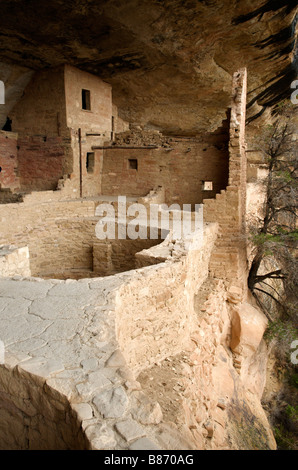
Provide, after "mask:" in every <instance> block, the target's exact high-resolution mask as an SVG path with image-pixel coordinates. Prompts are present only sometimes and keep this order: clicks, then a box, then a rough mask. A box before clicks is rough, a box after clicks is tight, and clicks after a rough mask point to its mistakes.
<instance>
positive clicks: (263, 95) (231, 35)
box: [0, 0, 297, 134]
mask: <svg viewBox="0 0 298 470" xmlns="http://www.w3.org/2000/svg"><path fill="white" fill-rule="evenodd" d="M296 4H297V2H296V1H293V0H288V1H283V0H270V1H262V0H245V1H242V0H202V1H199V0H196V1H194V0H189V1H188V0H186V1H184V0H165V1H158V0H72V1H68V0H65V1H62V0H51V1H47V0H5V1H4V0H0V12H1V17H0V62H2V64H6V65H3V70H4V68H5V67H6V68H7V70H8V69H9V68H13V67H20V66H21V67H25V68H26V69H24V73H25V71H27V69H33V70H38V69H44V68H48V67H55V66H58V65H61V64H63V63H68V64H72V65H75V66H77V67H79V68H80V69H82V70H86V71H88V72H91V73H94V74H96V75H98V76H99V77H101V78H103V79H104V80H106V81H107V82H109V83H111V84H112V85H113V95H114V101H115V103H116V104H117V105H118V107H119V109H120V114H121V116H122V117H123V118H125V119H127V120H129V121H130V122H132V123H135V124H139V125H140V124H141V125H144V126H146V127H149V128H150V127H152V128H158V129H160V130H163V131H165V132H168V133H170V132H172V133H178V134H196V133H198V132H204V131H206V130H214V129H216V128H217V127H219V126H220V124H221V121H222V119H224V118H225V112H226V109H227V107H228V105H229V101H230V96H229V95H230V87H231V75H232V73H233V72H234V71H235V70H237V69H238V68H240V67H243V66H246V67H247V68H248V87H249V96H248V98H249V104H250V110H249V112H250V116H254V115H257V114H260V113H262V111H263V109H264V106H267V105H274V104H276V103H277V102H278V101H279V100H280V99H282V98H284V97H285V96H289V95H290V93H291V90H290V83H291V81H293V80H294V79H295V78H296V76H297V70H296V69H295V62H294V53H293V51H294V49H295V43H294V42H295V37H296V36H295V29H296V16H295V15H296V8H297V7H296ZM7 70H6V71H7ZM0 78H1V70H0Z"/></svg>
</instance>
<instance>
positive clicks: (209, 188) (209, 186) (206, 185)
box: [203, 181, 213, 191]
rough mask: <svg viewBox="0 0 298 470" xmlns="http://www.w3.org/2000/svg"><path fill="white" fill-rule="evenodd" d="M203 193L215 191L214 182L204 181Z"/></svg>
mask: <svg viewBox="0 0 298 470" xmlns="http://www.w3.org/2000/svg"><path fill="white" fill-rule="evenodd" d="M203 191H213V183H212V181H203Z"/></svg>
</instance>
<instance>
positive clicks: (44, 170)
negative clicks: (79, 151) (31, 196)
mask: <svg viewBox="0 0 298 470" xmlns="http://www.w3.org/2000/svg"><path fill="white" fill-rule="evenodd" d="M64 158H65V151H64V145H63V142H62V138H61V137H41V136H34V137H20V138H19V139H18V164H19V175H20V184H21V189H22V190H30V191H45V190H49V189H56V188H57V185H58V181H59V179H60V178H62V176H63V165H64Z"/></svg>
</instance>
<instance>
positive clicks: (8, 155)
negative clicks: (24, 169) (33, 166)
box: [0, 131, 20, 190]
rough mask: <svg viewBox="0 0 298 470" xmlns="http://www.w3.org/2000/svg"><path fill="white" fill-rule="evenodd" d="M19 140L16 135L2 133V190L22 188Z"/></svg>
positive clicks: (0, 163) (0, 151)
mask: <svg viewBox="0 0 298 470" xmlns="http://www.w3.org/2000/svg"><path fill="white" fill-rule="evenodd" d="M17 138H18V136H17V134H15V133H12V132H4V131H0V167H1V172H0V189H5V188H9V189H11V190H15V189H18V188H19V187H20V181H19V177H18V157H17V154H18V149H17V145H18V143H17Z"/></svg>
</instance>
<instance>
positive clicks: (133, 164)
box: [128, 158, 138, 170]
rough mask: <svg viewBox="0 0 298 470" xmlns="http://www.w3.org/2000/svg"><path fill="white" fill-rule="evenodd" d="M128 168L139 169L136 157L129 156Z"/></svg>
mask: <svg viewBox="0 0 298 470" xmlns="http://www.w3.org/2000/svg"><path fill="white" fill-rule="evenodd" d="M128 168H129V169H130V170H137V169H138V160H137V159H136V158H129V159H128Z"/></svg>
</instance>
